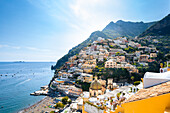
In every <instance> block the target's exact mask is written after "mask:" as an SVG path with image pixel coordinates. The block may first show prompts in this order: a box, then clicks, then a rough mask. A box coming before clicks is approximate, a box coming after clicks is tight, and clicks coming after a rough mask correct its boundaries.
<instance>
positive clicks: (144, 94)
mask: <svg viewBox="0 0 170 113" xmlns="http://www.w3.org/2000/svg"><path fill="white" fill-rule="evenodd" d="M167 93H170V81H169V82H166V83H162V84H160V85H156V86H153V87H150V88H147V89H141V90H139V91H138V92H137V93H136V94H134V95H132V96H131V97H130V98H128V99H127V100H126V101H125V103H127V102H132V101H137V100H142V99H147V98H151V97H156V96H159V95H162V94H167Z"/></svg>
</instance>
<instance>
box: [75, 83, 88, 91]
mask: <svg viewBox="0 0 170 113" xmlns="http://www.w3.org/2000/svg"><path fill="white" fill-rule="evenodd" d="M76 84H79V85H81V88H82V90H83V91H89V87H90V83H87V82H81V81H80V80H76Z"/></svg>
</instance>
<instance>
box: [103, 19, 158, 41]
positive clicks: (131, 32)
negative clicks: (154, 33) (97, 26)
mask: <svg viewBox="0 0 170 113" xmlns="http://www.w3.org/2000/svg"><path fill="white" fill-rule="evenodd" d="M154 23H155V22H150V23H143V22H124V21H122V20H119V21H117V22H116V23H114V22H110V23H109V24H108V25H107V26H106V27H105V28H104V29H103V32H104V33H105V34H107V35H108V36H110V37H112V38H117V37H121V36H126V37H128V38H134V37H135V36H138V35H139V34H141V33H142V32H143V31H145V30H146V29H147V28H149V27H150V26H151V25H152V24H154Z"/></svg>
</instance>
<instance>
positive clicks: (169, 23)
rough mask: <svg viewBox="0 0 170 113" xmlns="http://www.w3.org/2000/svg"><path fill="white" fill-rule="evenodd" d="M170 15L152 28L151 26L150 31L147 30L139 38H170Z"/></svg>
mask: <svg viewBox="0 0 170 113" xmlns="http://www.w3.org/2000/svg"><path fill="white" fill-rule="evenodd" d="M169 31H170V14H168V15H167V16H165V17H164V18H163V19H161V20H160V21H158V22H156V23H155V24H153V25H152V26H150V27H149V28H148V29H146V30H145V31H144V32H143V33H141V34H140V35H139V37H144V36H148V35H150V36H159V35H163V36H167V35H168V36H170V32H169Z"/></svg>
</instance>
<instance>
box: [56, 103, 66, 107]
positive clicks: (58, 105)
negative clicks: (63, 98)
mask: <svg viewBox="0 0 170 113" xmlns="http://www.w3.org/2000/svg"><path fill="white" fill-rule="evenodd" d="M55 108H64V104H63V103H61V102H58V103H57V104H56V105H55Z"/></svg>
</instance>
